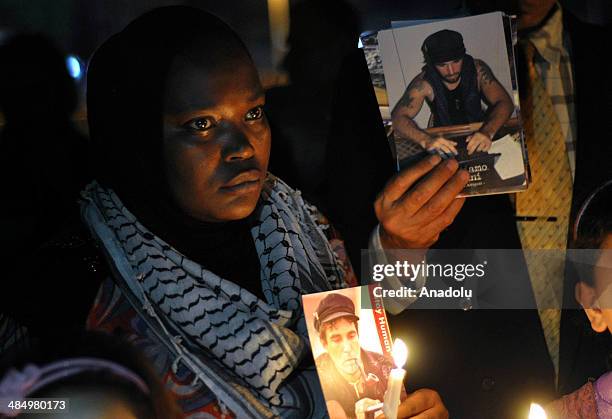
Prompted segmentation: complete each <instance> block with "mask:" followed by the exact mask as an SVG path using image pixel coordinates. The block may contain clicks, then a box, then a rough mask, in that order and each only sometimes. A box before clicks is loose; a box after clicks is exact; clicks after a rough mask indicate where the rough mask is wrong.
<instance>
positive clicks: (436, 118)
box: [391, 29, 514, 156]
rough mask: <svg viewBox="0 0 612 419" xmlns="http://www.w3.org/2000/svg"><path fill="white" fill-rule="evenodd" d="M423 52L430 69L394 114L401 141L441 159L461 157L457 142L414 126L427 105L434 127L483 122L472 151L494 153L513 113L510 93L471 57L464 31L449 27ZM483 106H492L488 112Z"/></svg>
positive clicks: (473, 139) (471, 139)
mask: <svg viewBox="0 0 612 419" xmlns="http://www.w3.org/2000/svg"><path fill="white" fill-rule="evenodd" d="M421 51H422V52H423V57H424V59H425V65H424V66H423V69H422V71H421V73H419V74H418V75H417V76H416V77H415V78H414V79H413V80H412V81H411V82H410V84H409V85H408V87H407V88H406V91H405V92H404V94H403V95H402V97H401V98H400V100H399V101H398V102H397V104H396V105H395V107H394V109H393V111H392V113H391V115H392V118H393V127H394V130H395V136H396V138H398V139H406V140H409V141H413V142H415V143H417V144H419V145H420V146H421V147H423V148H424V149H426V150H429V151H432V152H437V153H440V154H442V155H446V156H451V155H456V154H457V149H456V145H457V143H455V142H454V141H451V140H449V139H446V138H444V137H442V136H437V137H435V136H431V135H429V134H427V133H426V132H425V131H424V130H423V129H421V128H419V127H418V126H417V124H416V123H415V122H414V120H413V118H415V117H416V116H417V114H418V113H419V112H420V111H421V108H422V107H423V102H425V101H427V104H428V105H429V107H430V109H431V118H430V121H429V126H433V127H437V126H447V125H461V124H467V123H471V122H483V125H482V127H481V128H480V129H479V130H478V131H476V132H475V133H473V134H472V135H470V136H469V137H468V138H467V140H466V141H467V152H468V154H472V153H474V152H475V151H487V150H489V148H490V147H491V143H492V139H493V137H494V136H495V134H496V133H497V131H498V130H499V129H500V128H501V127H502V125H503V124H504V123H505V122H506V121H507V120H508V119H509V118H510V115H511V114H512V112H513V110H514V105H513V104H512V99H511V98H510V96H509V95H508V92H506V90H505V89H504V88H503V87H502V85H501V84H500V83H499V82H498V81H497V79H496V78H495V75H494V74H493V72H492V71H491V69H490V68H489V66H488V65H487V64H486V63H485V62H484V61H482V60H479V59H477V58H473V57H472V56H470V55H469V54H466V49H465V46H464V44H463V37H462V36H461V34H460V33H459V32H455V31H451V30H448V29H445V30H441V31H438V32H435V33H433V34H432V35H430V36H428V37H427V38H426V39H425V41H424V42H423V45H422V47H421ZM481 102H485V103H486V104H487V110H486V113H485V112H484V111H483V109H482V105H481Z"/></svg>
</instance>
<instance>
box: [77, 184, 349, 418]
mask: <svg viewBox="0 0 612 419" xmlns="http://www.w3.org/2000/svg"><path fill="white" fill-rule="evenodd" d="M83 197H84V198H85V199H84V203H83V205H82V213H83V217H84V219H85V222H86V223H87V224H88V225H89V227H90V229H91V231H92V233H93V234H94V237H96V238H97V239H98V240H99V241H100V242H101V244H102V246H103V248H104V250H105V253H106V255H107V257H108V259H109V263H110V264H111V265H112V266H111V268H112V269H113V272H114V273H115V275H114V276H115V277H116V278H115V279H118V280H119V282H123V283H122V284H119V285H120V286H122V288H123V289H125V288H126V286H127V289H129V291H130V292H131V293H132V294H133V296H134V297H135V299H136V300H137V304H140V305H141V307H139V309H140V311H141V312H142V311H143V310H142V309H143V308H144V309H145V310H144V312H146V313H147V315H148V316H150V318H153V319H154V320H155V321H157V322H158V323H159V326H158V329H159V330H160V332H159V333H158V334H159V335H160V338H161V339H162V340H167V341H168V342H166V344H167V345H168V346H171V347H173V348H174V352H175V355H176V356H178V357H179V358H180V360H182V361H183V362H185V363H186V365H187V366H188V367H189V368H190V369H191V370H192V371H193V372H194V374H195V375H196V377H198V378H199V379H200V380H201V381H202V382H204V384H206V385H207V386H208V387H209V388H210V390H211V391H213V392H214V393H215V394H216V395H217V397H218V399H219V400H220V402H222V403H223V404H225V405H227V406H228V407H229V408H230V409H231V410H232V411H233V412H234V414H236V415H238V416H240V414H244V416H245V417H262V416H263V417H266V416H277V415H279V412H280V411H282V407H283V405H284V404H286V400H283V394H284V393H283V391H281V386H282V384H283V382H284V381H285V379H286V378H287V377H288V376H289V375H290V374H291V373H292V372H293V371H294V370H295V369H296V368H297V366H298V363H299V362H300V359H301V358H302V356H303V355H304V353H305V350H307V345H308V344H307V342H308V341H307V331H306V324H305V321H304V315H303V311H302V309H301V299H300V296H301V294H306V293H312V292H320V291H326V290H330V289H336V288H342V287H345V286H346V285H345V282H344V272H343V271H342V268H341V267H340V264H339V263H338V261H337V260H336V256H335V255H334V252H333V251H332V249H331V247H330V245H329V242H328V241H327V239H326V237H325V235H324V234H323V231H322V230H321V226H320V225H319V224H318V222H317V220H316V218H315V216H314V214H315V211H316V210H315V209H314V208H313V207H310V206H309V205H307V204H305V203H304V201H303V200H302V198H301V196H300V194H299V192H296V191H293V190H292V189H290V188H289V187H288V186H287V185H286V184H284V183H283V182H282V181H280V180H279V179H277V178H275V177H273V176H272V175H269V176H268V179H267V181H266V183H265V186H264V189H263V191H262V194H261V198H260V202H259V205H258V209H257V210H256V211H257V214H256V215H257V222H256V223H255V226H254V227H253V228H252V230H251V233H252V236H253V240H254V242H255V247H256V250H257V254H258V256H259V260H260V266H261V278H260V279H261V283H262V289H263V292H264V295H265V297H266V299H267V301H262V300H260V299H259V298H257V297H256V296H255V295H253V294H252V293H250V292H249V291H247V290H246V289H244V288H241V287H239V286H238V285H236V284H234V283H233V282H231V281H229V280H226V279H224V278H220V277H219V276H217V275H215V274H214V273H212V272H210V271H207V270H206V269H205V267H202V266H200V265H199V264H197V263H195V262H194V261H192V260H190V259H189V258H187V257H186V256H184V255H182V254H181V253H180V252H178V251H177V250H176V249H173V248H172V247H171V246H169V245H168V244H167V243H165V242H164V241H163V240H162V239H161V238H159V237H157V236H156V235H155V234H153V233H152V232H150V231H148V230H147V228H146V227H144V226H143V225H142V224H140V223H139V222H138V220H137V219H136V218H135V217H134V216H133V215H132V214H131V213H130V211H129V210H128V209H127V208H126V207H125V206H124V205H123V204H122V203H121V201H120V200H119V198H118V197H117V195H116V194H115V193H114V192H113V191H112V190H110V189H104V188H103V187H101V186H100V185H99V184H98V183H96V182H94V183H92V184H90V185H89V186H88V187H87V189H86V190H85V191H84V192H83ZM236 263H240V261H239V260H237V261H236ZM117 277H118V278H117ZM254 280H257V279H254ZM132 303H133V304H134V301H132ZM245 389H246V390H248V391H246V392H245ZM249 393H250V394H249Z"/></svg>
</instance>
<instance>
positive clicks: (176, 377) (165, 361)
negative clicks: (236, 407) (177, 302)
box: [87, 278, 234, 419]
mask: <svg viewBox="0 0 612 419" xmlns="http://www.w3.org/2000/svg"><path fill="white" fill-rule="evenodd" d="M87 329H89V330H97V331H102V332H106V333H109V334H113V335H120V336H122V337H123V338H125V339H126V340H128V341H129V342H130V343H132V344H133V345H134V346H135V347H136V348H137V349H138V350H140V351H141V352H142V353H143V354H144V355H145V356H146V357H147V359H148V360H149V362H151V364H152V366H153V368H154V370H155V371H156V372H157V374H158V376H159V377H161V379H162V382H163V383H164V384H165V386H166V389H167V390H168V391H170V392H171V393H172V395H173V396H174V398H175V400H176V401H177V402H178V404H179V406H180V407H181V409H182V410H183V412H185V414H186V416H185V417H186V418H190V417H194V418H195V417H206V418H220V419H227V418H233V417H234V416H233V415H232V414H231V412H228V411H227V410H226V411H224V410H223V409H222V408H221V407H220V406H219V404H218V403H217V400H216V398H215V397H214V396H213V394H212V393H211V392H210V391H209V390H208V388H206V387H205V386H203V385H201V384H199V385H195V386H194V385H192V382H193V380H194V378H195V376H194V375H193V373H191V371H189V370H187V368H185V367H184V366H183V365H182V364H179V365H177V366H173V365H172V359H171V358H170V354H169V353H168V351H167V350H166V349H165V347H163V346H162V345H160V344H159V343H158V341H157V338H156V337H155V336H153V334H152V332H151V330H150V329H149V327H148V326H147V325H146V323H145V322H144V321H143V320H142V319H141V318H140V316H139V315H138V314H137V313H136V311H135V310H134V308H132V306H131V305H130V303H129V301H128V300H127V299H126V298H125V297H123V295H122V293H121V291H120V290H119V288H117V287H116V286H115V284H114V283H113V281H112V279H110V278H109V279H108V280H106V281H105V282H104V283H103V284H102V286H101V287H100V291H99V292H98V295H97V297H96V300H95V302H94V305H93V307H92V309H91V311H90V312H89V317H88V318H87Z"/></svg>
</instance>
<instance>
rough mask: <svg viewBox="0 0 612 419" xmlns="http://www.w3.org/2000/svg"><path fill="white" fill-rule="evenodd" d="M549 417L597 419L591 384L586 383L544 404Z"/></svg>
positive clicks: (558, 418) (556, 418)
mask: <svg viewBox="0 0 612 419" xmlns="http://www.w3.org/2000/svg"><path fill="white" fill-rule="evenodd" d="M546 414H547V415H548V417H549V418H550V419H598V416H597V405H596V403H595V393H594V391H593V384H592V383H586V384H585V385H583V386H582V387H580V388H579V389H578V390H576V391H575V392H573V393H571V394H568V395H566V396H563V397H562V398H560V399H559V400H555V401H554V402H552V403H550V404H549V405H548V406H546Z"/></svg>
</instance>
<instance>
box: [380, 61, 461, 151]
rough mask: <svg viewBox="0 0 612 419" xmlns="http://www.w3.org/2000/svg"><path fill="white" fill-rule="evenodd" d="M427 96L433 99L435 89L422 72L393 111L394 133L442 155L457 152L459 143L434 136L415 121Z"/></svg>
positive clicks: (411, 83) (397, 136)
mask: <svg viewBox="0 0 612 419" xmlns="http://www.w3.org/2000/svg"><path fill="white" fill-rule="evenodd" d="M425 98H428V99H429V100H433V89H432V87H431V85H430V84H429V83H428V82H427V81H426V80H425V79H424V78H423V73H421V74H419V75H418V76H416V77H415V78H414V79H413V80H412V81H411V82H410V84H409V85H408V88H407V89H406V91H405V92H404V94H403V95H402V97H401V98H400V100H399V101H398V102H397V104H396V105H395V107H394V108H393V111H392V112H391V118H392V122H393V129H394V133H395V134H394V135H395V136H396V138H405V139H408V140H411V141H414V142H415V143H417V144H419V145H420V146H421V147H423V148H425V149H427V150H430V151H436V152H438V153H440V154H442V155H452V154H457V150H456V148H455V146H456V145H457V143H455V142H454V141H450V140H447V139H445V138H443V137H432V136H430V135H429V134H427V133H426V132H425V131H423V130H422V129H420V128H419V127H418V126H417V124H416V123H415V122H414V120H413V118H414V117H415V116H417V114H418V113H419V112H420V111H421V108H422V107H423V102H424V101H425Z"/></svg>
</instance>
